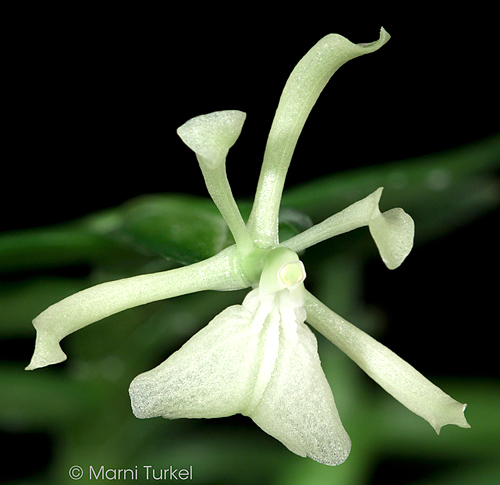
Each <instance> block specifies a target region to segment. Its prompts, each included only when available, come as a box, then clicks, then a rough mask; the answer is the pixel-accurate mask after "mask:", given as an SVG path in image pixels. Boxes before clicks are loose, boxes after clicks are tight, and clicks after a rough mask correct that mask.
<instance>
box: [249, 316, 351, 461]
mask: <svg viewBox="0 0 500 485" xmlns="http://www.w3.org/2000/svg"><path fill="white" fill-rule="evenodd" d="M297 336H298V339H297V340H296V343H294V341H293V340H292V339H290V338H288V337H287V333H286V331H285V328H284V326H283V325H282V326H281V331H280V337H279V347H278V349H279V350H278V355H277V358H276V362H275V366H274V371H273V374H272V377H271V379H270V381H269V384H268V386H267V388H266V390H265V392H264V394H263V395H262V398H261V399H260V401H259V402H258V404H257V405H256V406H255V407H254V408H253V409H248V410H247V411H246V412H245V413H244V414H247V415H248V416H250V417H251V418H252V419H253V420H254V421H255V423H256V424H258V425H259V426H260V427H261V428H262V429H263V430H264V431H265V432H266V433H268V434H270V435H271V436H273V437H274V438H276V439H277V440H279V441H281V442H282V443H283V444H284V445H285V446H286V447H287V448H288V449H289V450H290V451H292V452H294V453H296V454H297V455H300V456H308V457H310V458H312V459H313V460H316V461H318V462H320V463H323V464H326V465H339V464H340V463H343V462H344V461H345V460H346V459H347V457H348V456H349V452H350V449H351V441H350V439H349V436H348V434H347V433H346V431H345V429H344V427H343V426H342V422H341V421H340V417H339V414H338V412H337V408H336V406H335V401H334V398H333V394H332V391H331V389H330V386H329V384H328V381H327V380H326V377H325V374H324V372H323V369H322V368H321V364H320V360H319V356H318V350H317V342H316V337H315V336H314V334H313V333H312V332H311V330H310V329H309V328H308V327H307V326H306V325H304V324H303V323H300V322H299V323H298V324H297Z"/></svg>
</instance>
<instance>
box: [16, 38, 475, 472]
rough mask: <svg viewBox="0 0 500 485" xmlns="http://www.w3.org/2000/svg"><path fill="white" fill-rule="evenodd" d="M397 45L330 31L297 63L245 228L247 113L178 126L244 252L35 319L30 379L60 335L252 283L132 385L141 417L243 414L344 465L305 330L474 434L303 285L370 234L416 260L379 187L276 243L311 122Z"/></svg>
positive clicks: (415, 375)
mask: <svg viewBox="0 0 500 485" xmlns="http://www.w3.org/2000/svg"><path fill="white" fill-rule="evenodd" d="M388 39H389V35H388V34H387V33H386V32H385V31H384V30H383V29H381V32H380V38H379V39H378V40H377V41H376V42H373V43H370V44H358V45H356V44H352V43H351V42H349V41H348V40H347V39H345V38H343V37H341V36H339V35H336V34H332V35H329V36H326V37H324V38H323V39H321V40H320V41H319V42H318V43H317V44H316V45H315V46H314V47H313V48H312V49H311V50H310V51H309V52H308V53H307V54H306V56H304V58H303V59H302V60H301V61H300V62H299V64H298V65H297V67H296V68H295V69H294V71H293V72H292V74H291V76H290V78H289V80H288V81H287V83H286V86H285V89H284V91H283V95H282V97H281V99H280V103H279V106H278V109H277V111H276V116H275V118H274V121H273V125H272V127H271V131H270V134H269V139H268V143H267V146H266V151H265V155H264V162H263V165H262V171H261V175H260V178H259V183H258V187H257V192H256V196H255V201H254V206H253V208H252V212H251V215H250V220H249V221H248V223H247V224H245V222H244V221H243V218H242V217H241V214H240V212H239V209H238V206H237V204H236V201H235V199H234V197H233V194H232V192H231V188H230V186H229V182H228V180H227V175H226V169H225V164H226V157H227V155H228V151H229V149H230V148H231V147H232V146H233V144H234V143H235V142H236V140H237V138H238V136H239V135H240V132H241V129H242V126H243V123H244V121H245V116H246V115H245V113H243V112H241V111H236V110H229V111H217V112H214V113H209V114H205V115H201V116H198V117H196V118H193V119H191V120H189V121H187V122H186V123H185V124H184V125H182V126H181V127H180V128H179V129H178V134H179V136H180V137H181V139H182V140H183V141H184V142H185V143H186V145H187V146H188V147H189V148H191V149H192V150H193V151H194V152H195V153H196V157H197V159H198V162H199V164H200V168H201V170H202V173H203V176H204V179H205V183H206V186H207V189H208V192H209V194H210V196H211V197H212V199H213V201H214V203H215V204H216V205H217V207H218V208H219V210H220V212H221V214H222V216H223V218H224V220H225V221H226V223H227V225H228V227H229V229H230V231H231V233H232V234H233V236H234V239H235V242H236V244H235V245H233V246H231V247H229V248H226V249H225V250H223V251H221V252H220V253H219V254H217V255H215V256H213V257H211V258H209V259H207V260H205V261H201V262H199V263H196V264H193V265H190V266H186V267H182V268H178V269H175V270H170V271H166V272H163V273H156V274H150V275H142V276H137V277H133V278H126V279H122V280H118V281H113V282H108V283H103V284H101V285H97V286H94V287H91V288H88V289H87V290H84V291H81V292H79V293H76V294H75V295H72V296H70V297H68V298H66V299H64V300H62V301H61V302H59V303H56V304H54V305H52V306H51V307H49V308H48V309H47V310H45V311H44V312H42V313H41V314H40V315H39V316H38V317H37V318H35V319H34V320H33V324H34V326H35V328H36V331H37V337H36V343H35V351H34V354H33V358H32V360H31V362H30V364H29V365H28V367H27V368H26V369H28V370H33V369H36V368H38V367H43V366H46V365H50V364H54V363H57V362H61V361H63V360H64V359H66V355H65V354H64V352H63V351H62V349H61V347H60V344H59V342H60V341H61V339H63V338H64V337H65V336H67V335H69V334H70V333H72V332H74V331H76V330H78V329H80V328H82V327H84V326H86V325H89V324H91V323H94V322H96V321H98V320H100V319H102V318H105V317H107V316H109V315H112V314H114V313H117V312H120V311H123V310H126V309H128V308H132V307H135V306H138V305H143V304H146V303H149V302H152V301H157V300H161V299H164V298H172V297H175V296H179V295H183V294H187V293H191V292H195V291H204V290H218V291H228V290H236V289H242V288H248V287H249V286H253V289H252V290H251V291H250V292H249V293H248V294H247V296H246V298H245V299H244V301H243V303H242V304H241V305H233V306H230V307H229V308H226V309H225V310H224V311H223V312H221V313H220V314H219V315H217V316H216V317H215V318H214V319H213V320H212V321H211V322H210V323H209V324H208V325H207V326H206V327H204V328H203V329H202V330H200V331H199V332H198V333H196V334H195V335H194V336H193V337H192V338H191V339H190V340H188V342H186V343H185V344H184V345H183V346H182V347H181V349H179V350H178V351H177V352H175V353H174V354H172V355H171V356H170V357H169V358H168V359H167V360H166V361H165V362H163V363H162V364H160V365H159V366H157V367H156V368H154V369H152V370H150V371H147V372H144V373H142V374H140V375H138V376H137V377H136V378H135V379H134V380H133V381H132V383H131V384H130V388H129V393H130V399H131V404H132V410H133V413H134V414H135V415H136V416H137V417H138V418H150V417H155V416H163V417H165V418H169V419H175V418H183V417H184V418H215V417H222V416H229V415H232V414H236V413H241V414H244V415H247V416H250V417H251V418H252V419H253V421H254V422H255V423H257V425H258V426H260V427H261V428H262V429H263V430H264V431H265V432H267V433H268V434H270V435H271V436H273V437H274V438H276V439H277V440H279V441H280V442H282V443H283V444H284V445H285V446H286V447H287V448H288V449H290V450H291V451H292V452H294V453H296V454H297V455H300V456H308V457H310V458H312V459H313V460H316V461H318V462H320V463H323V464H326V465H332V466H333V465H338V464H340V463H343V462H344V461H345V460H346V459H347V457H348V455H349V452H350V449H351V441H350V438H349V436H348V434H347V432H346V430H345V429H344V427H343V425H342V422H341V420H340V417H339V413H338V411H337V407H336V404H335V400H334V397H333V394H332V391H331V389H330V386H329V384H328V382H327V380H326V377H325V375H324V373H323V370H322V369H321V364H320V360H319V355H318V350H317V342H316V338H315V336H314V334H313V332H312V331H311V330H310V328H309V327H308V326H307V325H306V323H305V322H306V321H307V323H309V324H310V325H312V326H314V327H315V328H316V329H317V330H318V331H319V332H321V333H322V334H323V335H325V336H326V337H327V338H328V339H330V340H331V341H332V342H333V343H334V344H335V345H337V346H338V347H339V348H340V349H341V350H342V351H344V352H345V353H346V354H347V355H348V356H349V357H350V358H351V359H352V360H353V361H354V362H356V363H357V364H358V365H359V366H360V367H361V368H362V369H363V370H364V371H365V372H366V373H367V374H368V375H369V376H370V377H372V378H373V379H374V380H375V381H376V382H377V383H379V384H380V385H381V386H382V387H383V388H384V389H385V390H386V391H387V392H389V393H390V394H391V395H393V396H394V397H395V398H396V399H398V400H399V401H400V402H401V403H402V404H403V405H405V406H406V407H407V408H408V409H410V410H411V411H412V412H414V413H416V414H418V415H419V416H421V417H423V418H424V419H426V420H427V421H428V422H429V423H430V424H431V425H432V426H433V427H434V429H435V430H436V432H437V433H439V431H440V429H441V427H442V426H444V425H446V424H456V425H458V426H461V427H469V425H468V423H467V421H466V419H465V416H464V410H465V406H466V405H464V404H461V403H459V402H458V401H455V400H454V399H453V398H451V397H450V396H448V395H447V394H445V393H444V392H443V391H442V390H441V389H439V388H438V387H436V386H435V385H434V384H432V383H431V382H430V381H428V380H427V379H426V378H425V377H424V376H422V375H421V374H420V373H419V372H417V371H416V370H415V369H414V368H413V367H411V366H410V365H409V364H408V363H406V362H405V361H404V360H402V359H401V358H400V357H398V356H397V355H396V354H394V353H393V352H392V351H390V350H389V349H388V348H387V347H385V346H383V345H382V344H380V343H379V342H377V341H376V340H374V339H373V338H372V337H370V336H369V335H367V334H366V333H364V332H362V331H361V330H359V329H358V328H356V327H355V326H353V325H351V324H350V323H348V322H347V321H345V320H344V319H342V318H341V317H340V316H338V315H337V314H335V313H334V312H333V311H331V310H330V309H329V308H327V307H326V306H325V305H323V304H322V303H321V302H319V300H317V299H316V298H315V297H314V296H312V295H311V294H310V293H309V292H307V290H306V289H305V287H304V280H305V278H306V270H305V268H304V265H303V263H302V262H301V261H300V259H299V257H298V255H297V253H298V252H300V251H302V250H304V249H306V248H308V247H310V246H312V245H314V244H318V243H320V242H321V241H324V240H326V239H329V238H331V237H334V236H337V235H340V234H343V233H345V232H348V231H352V230H354V229H357V228H360V227H364V226H368V228H369V231H370V234H371V235H372V237H373V239H374V241H375V244H376V246H377V248H378V250H379V253H380V256H381V258H382V260H383V262H384V263H385V264H386V266H387V267H388V268H389V269H394V268H397V267H398V266H399V265H400V264H401V263H402V262H403V260H404V259H405V258H406V257H407V256H408V254H409V252H410V251H411V249H412V247H413V239H414V231H415V228H414V222H413V220H412V218H411V217H410V216H409V215H408V214H406V213H405V212H404V211H403V209H400V208H395V209H391V210H389V211H386V212H380V209H379V201H380V198H381V195H382V190H383V189H382V188H378V189H377V190H375V191H374V192H372V193H371V194H369V195H368V196H366V197H365V198H364V199H361V200H359V201H358V202H355V203H354V204H351V205H350V206H349V207H347V208H346V209H344V210H342V211H341V212H339V213H337V214H335V215H333V216H331V217H329V218H327V219H326V220H325V221H323V222H321V223H320V224H317V225H315V226H313V227H311V228H310V229H307V230H306V231H304V232H302V233H301V234H298V235H297V236H295V237H293V238H291V239H289V240H287V241H285V242H283V243H281V244H280V243H279V240H278V211H279V205H280V201H281V193H282V190H283V185H284V180H285V176H286V172H287V170H288V166H289V163H290V160H291V157H292V153H293V150H294V147H295V144H296V142H297V139H298V136H299V135H300V132H301V130H302V127H303V125H304V123H305V120H306V118H307V116H308V114H309V112H310V111H311V109H312V107H313V105H314V103H315V102H316V100H317V98H318V96H319V94H320V93H321V91H322V89H323V88H324V86H325V85H326V83H327V82H328V80H329V79H330V77H331V76H332V74H333V73H334V72H335V71H336V70H337V69H338V68H339V67H340V66H342V65H343V64H344V63H346V62H347V61H348V60H350V59H353V58H355V57H358V56H361V55H364V54H367V53H371V52H374V51H376V50H378V49H379V48H380V47H382V46H383V45H384V44H385V43H386V42H387V40H388Z"/></svg>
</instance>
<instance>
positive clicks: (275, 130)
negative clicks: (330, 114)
mask: <svg viewBox="0 0 500 485" xmlns="http://www.w3.org/2000/svg"><path fill="white" fill-rule="evenodd" d="M389 38H390V36H389V34H388V33H387V32H386V31H385V30H384V29H381V30H380V37H379V39H378V40H377V41H375V42H371V43H368V44H353V43H352V42H350V41H349V40H347V39H346V38H345V37H342V36H341V35H338V34H330V35H327V36H326V37H323V38H322V39H321V40H320V41H319V42H318V43H317V44H316V45H315V46H313V47H312V48H311V49H310V50H309V52H307V53H306V55H305V56H304V57H303V58H302V59H301V60H300V61H299V63H298V64H297V65H296V66H295V68H294V69H293V71H292V73H291V74H290V77H289V78H288V80H287V82H286V85H285V88H284V89H283V93H282V95H281V98H280V102H279V105H278V108H277V109H276V115H275V117H274V120H273V124H272V126H271V131H270V132H269V138H268V141H267V145H266V150H265V153H264V162H263V164H262V170H261V172H260V177H259V183H258V187H257V193H256V195H255V202H254V206H253V208H252V213H251V215H250V219H249V221H248V225H249V228H250V230H251V231H252V237H253V239H254V240H255V241H257V242H258V246H259V247H270V246H275V245H276V244H278V212H279V205H280V200H281V193H282V191H283V186H284V183H285V177H286V173H287V171H288V167H289V165H290V161H291V158H292V155H293V152H294V150H295V145H296V144H297V140H298V138H299V135H300V133H301V132H302V128H303V127H304V124H305V122H306V119H307V117H308V116H309V113H310V112H311V109H312V108H313V106H314V104H315V103H316V100H317V99H318V97H319V95H320V94H321V92H322V91H323V88H324V87H325V86H326V84H327V83H328V81H329V80H330V78H331V77H332V75H333V74H334V73H335V72H336V71H337V70H338V69H339V68H340V67H341V66H342V65H344V64H345V63H346V62H348V61H349V60H351V59H354V58H356V57H359V56H362V55H364V54H369V53H371V52H375V51H376V50H378V49H380V48H381V47H382V46H383V45H384V44H385V43H386V42H387V41H388V40H389Z"/></svg>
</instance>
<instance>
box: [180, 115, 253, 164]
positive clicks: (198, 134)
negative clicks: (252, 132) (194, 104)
mask: <svg viewBox="0 0 500 485" xmlns="http://www.w3.org/2000/svg"><path fill="white" fill-rule="evenodd" d="M245 117H246V114H245V113H243V112H242V111H237V110H228V111H215V112H213V113H209V114H205V115H200V116H196V117H195V118H192V119H190V120H188V121H186V123H184V124H183V125H182V126H180V127H179V128H178V129H177V134H178V135H179V136H180V137H181V139H182V141H183V142H184V143H185V144H186V145H187V146H188V147H189V148H191V150H193V151H194V152H195V153H196V154H197V155H198V156H199V160H200V158H201V160H200V163H201V164H205V165H206V166H207V167H208V168H212V169H213V168H215V167H217V166H219V165H222V164H224V162H225V161H226V156H227V152H228V151H229V149H230V148H231V147H232V146H233V145H234V144H235V142H236V140H237V139H238V137H239V136H240V133H241V129H242V128H243V123H244V122H245Z"/></svg>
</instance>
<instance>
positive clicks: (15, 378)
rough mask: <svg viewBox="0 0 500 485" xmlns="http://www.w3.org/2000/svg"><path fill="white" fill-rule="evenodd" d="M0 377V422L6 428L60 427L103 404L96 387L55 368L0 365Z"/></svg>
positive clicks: (100, 394) (100, 393) (99, 391)
mask: <svg viewBox="0 0 500 485" xmlns="http://www.w3.org/2000/svg"><path fill="white" fill-rule="evenodd" d="M0 379H1V383H2V392H1V393H0V423H1V424H2V426H4V427H5V428H6V429H9V428H16V427H20V428H24V427H27V426H30V427H35V426H36V427H46V426H51V425H52V426H56V427H60V426H63V425H64V423H65V422H67V421H69V420H72V419H74V418H75V416H78V414H84V413H86V412H89V411H90V410H91V409H92V408H97V407H101V406H102V404H103V399H102V397H103V394H102V392H101V390H100V389H99V388H98V387H95V386H93V385H92V384H91V383H89V382H85V381H77V380H74V379H69V378H68V377H65V376H63V375H61V374H60V373H58V372H57V371H55V372H54V371H51V370H44V371H42V372H37V373H33V372H26V371H24V369H23V368H22V367H21V366H18V367H14V366H11V365H2V366H1V367H0Z"/></svg>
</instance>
